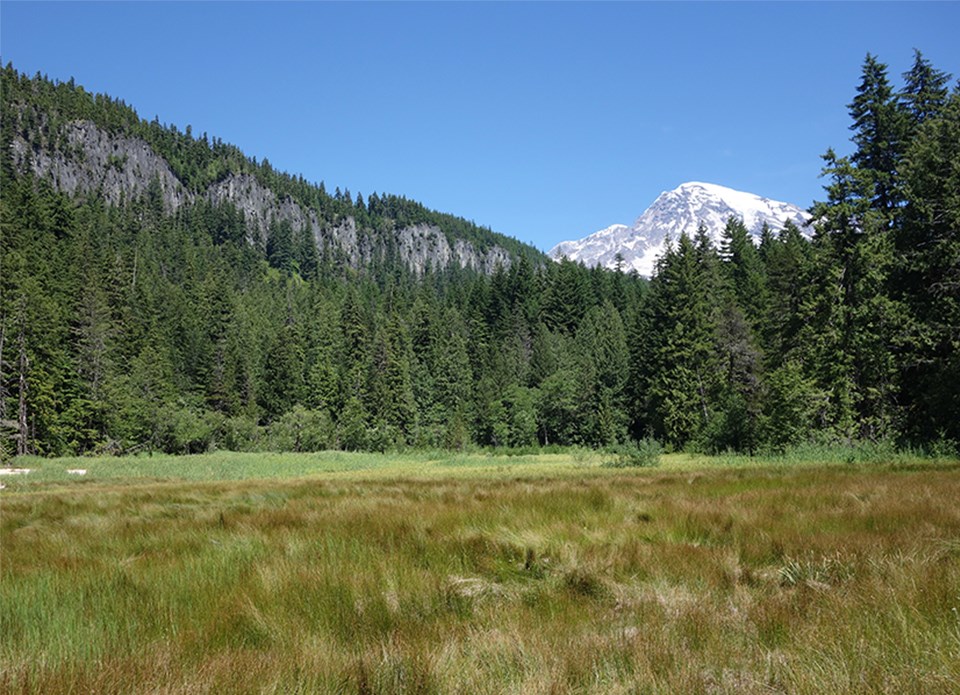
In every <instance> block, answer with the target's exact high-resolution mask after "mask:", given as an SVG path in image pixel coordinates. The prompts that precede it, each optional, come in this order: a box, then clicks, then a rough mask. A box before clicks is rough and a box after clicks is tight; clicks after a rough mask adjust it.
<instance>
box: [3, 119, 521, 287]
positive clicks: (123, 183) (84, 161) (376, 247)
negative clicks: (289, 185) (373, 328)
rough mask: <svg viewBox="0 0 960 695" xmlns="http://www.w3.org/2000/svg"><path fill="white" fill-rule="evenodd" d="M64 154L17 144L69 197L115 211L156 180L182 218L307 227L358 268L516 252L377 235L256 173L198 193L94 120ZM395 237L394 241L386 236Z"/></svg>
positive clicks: (418, 232)
mask: <svg viewBox="0 0 960 695" xmlns="http://www.w3.org/2000/svg"><path fill="white" fill-rule="evenodd" d="M60 135H61V143H63V142H65V143H66V146H63V145H62V144H61V146H60V147H58V148H44V147H39V146H34V145H33V144H31V143H30V142H29V141H28V140H27V139H26V138H24V137H23V136H22V135H17V136H16V137H15V138H14V140H13V146H12V147H13V153H12V154H13V162H14V166H15V167H16V168H17V169H18V170H20V171H26V170H27V169H28V168H29V169H30V171H32V173H33V174H34V175H36V176H38V177H42V178H45V179H47V180H49V181H50V182H51V183H52V184H53V185H54V187H55V188H57V189H58V190H60V191H63V192H65V193H68V194H70V195H98V196H102V198H103V199H104V200H105V201H106V202H107V203H108V204H110V205H120V204H121V203H123V202H124V201H131V200H135V199H137V198H141V197H143V196H144V195H146V193H147V191H148V188H149V186H150V185H151V183H152V182H153V181H156V182H157V183H158V184H159V190H160V194H161V198H162V201H163V206H164V209H165V210H166V211H167V212H170V213H172V212H176V211H177V210H178V209H179V208H181V207H182V206H183V205H186V204H189V203H192V202H195V201H196V199H197V198H198V197H202V198H205V199H206V200H207V201H209V202H210V203H212V204H214V205H218V204H223V203H230V204H232V205H233V206H234V207H236V208H237V209H238V210H239V211H242V212H243V215H244V219H245V221H246V224H247V238H248V239H249V240H251V241H253V240H258V241H261V242H262V241H264V240H265V239H266V235H267V233H268V230H269V229H270V226H271V225H272V224H274V223H280V222H288V223H289V224H290V226H291V227H292V228H293V229H308V230H309V231H310V233H311V235H312V236H313V238H314V240H315V241H316V243H317V246H318V248H331V249H336V250H338V251H339V252H340V253H341V254H342V255H343V257H344V258H345V259H346V260H347V262H348V263H349V264H350V265H352V266H354V267H362V266H364V265H366V264H368V263H370V262H371V261H373V260H375V259H377V258H382V257H383V256H384V255H385V254H386V253H387V252H388V248H389V247H391V246H394V247H395V249H396V251H397V254H398V255H399V258H400V260H401V261H402V262H403V263H405V264H406V265H407V266H408V267H409V268H410V269H411V270H413V271H414V272H415V273H417V274H422V273H423V272H424V271H425V270H426V269H427V268H428V267H431V268H434V269H440V268H445V267H447V266H448V265H450V264H451V263H456V264H457V265H459V266H461V267H464V268H472V269H474V270H478V271H480V272H484V273H492V272H493V271H494V270H496V268H497V267H498V266H499V267H503V268H509V267H510V264H511V260H512V259H511V257H510V254H509V253H508V252H507V251H506V250H505V249H503V248H501V247H500V246H493V247H491V248H489V249H486V250H479V249H477V248H476V247H475V246H474V245H473V244H471V243H470V242H468V241H466V240H463V239H455V240H454V241H453V244H452V245H451V243H450V241H449V240H448V238H447V236H446V234H444V232H443V230H441V229H440V228H439V227H436V226H432V225H414V226H410V227H406V228H403V229H400V230H396V231H393V230H387V231H386V235H385V234H379V235H378V234H375V233H373V232H372V231H371V230H368V229H360V228H358V226H357V223H356V220H354V218H352V217H347V218H344V219H339V220H337V221H336V222H330V221H328V220H326V219H324V218H323V217H322V216H321V215H319V214H318V212H317V211H316V210H313V209H311V208H309V207H306V206H304V205H301V204H299V203H298V202H296V201H295V200H293V199H292V198H290V197H288V196H284V197H282V198H281V197H279V196H277V194H276V193H275V192H274V191H273V190H271V189H270V188H268V187H266V186H264V185H263V184H261V183H260V181H259V180H258V179H257V178H256V177H255V176H253V175H251V174H231V175H229V176H227V177H226V178H225V179H223V180H222V181H219V182H217V183H214V184H212V185H211V186H210V187H209V188H208V189H207V190H206V191H203V192H201V193H199V194H195V193H193V192H191V191H189V190H188V189H187V188H186V187H185V186H184V185H183V184H182V183H181V182H180V180H179V179H178V178H177V177H176V175H175V174H174V173H173V170H172V169H171V168H170V166H169V165H168V163H167V161H166V160H165V159H163V158H162V157H161V156H159V155H158V154H157V153H156V152H154V151H153V149H152V148H151V147H150V146H149V145H148V144H147V143H146V142H144V141H143V140H140V139H137V138H130V137H125V136H114V135H111V134H109V133H108V132H106V131H104V130H102V129H101V128H99V127H97V126H96V125H95V124H94V123H92V122H90V121H74V122H71V123H68V124H67V125H65V126H63V128H62V132H61V134H60ZM389 234H393V239H389V238H387V236H388V235H389Z"/></svg>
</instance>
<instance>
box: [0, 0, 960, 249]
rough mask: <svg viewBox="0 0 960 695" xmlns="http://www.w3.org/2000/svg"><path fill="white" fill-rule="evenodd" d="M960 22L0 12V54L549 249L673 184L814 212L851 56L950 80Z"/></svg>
mask: <svg viewBox="0 0 960 695" xmlns="http://www.w3.org/2000/svg"><path fill="white" fill-rule="evenodd" d="M957 27H960V3H956V2H939V3H919V2H909V3H892V2H884V3H876V4H874V3H862V2H851V3H809V2H803V3H783V2H776V3H774V2H771V3H760V2H748V3H724V2H721V3H710V4H702V3H560V4H554V3H522V4H521V3H515V4H506V3H387V4H380V3H350V4H348V3H326V2H300V3H253V2H249V3H226V2H208V3H140V2H137V3H119V2H109V3H83V2H71V3H52V2H43V3H21V2H12V1H10V0H3V2H2V4H0V54H2V59H3V62H4V64H6V63H7V62H8V61H12V62H13V64H14V66H15V67H16V68H17V69H19V70H21V71H23V72H26V73H28V74H34V73H36V72H38V71H39V72H41V73H44V74H46V75H48V76H49V77H51V78H55V79H60V80H67V79H69V78H70V77H74V78H75V79H76V80H77V82H78V83H79V84H82V85H83V86H85V87H86V88H87V89H89V90H93V91H100V92H106V93H109V94H110V95H112V96H115V97H119V98H121V99H123V100H125V101H126V102H127V103H128V104H130V105H132V106H133V107H134V108H136V110H137V111H138V113H139V114H140V116H141V117H143V118H147V119H152V118H153V117H154V116H155V115H156V116H158V117H159V118H160V120H161V121H162V122H163V123H174V124H176V125H177V126H179V127H180V128H181V129H183V128H184V127H185V126H186V125H187V124H190V125H192V128H193V132H194V133H195V134H200V133H202V132H204V131H206V132H207V133H209V134H210V135H211V136H214V135H216V136H219V137H220V138H222V139H223V140H225V141H227V142H231V143H233V144H236V145H238V146H240V148H241V149H243V151H244V152H246V153H247V154H248V155H251V156H255V157H257V158H258V159H263V158H268V159H269V160H270V162H271V163H272V164H273V165H274V167H276V168H278V169H282V170H285V171H288V172H290V173H294V174H303V175H304V177H306V178H307V179H309V180H312V181H320V180H323V181H324V182H325V183H326V185H327V188H328V189H329V190H333V188H334V187H336V186H339V187H341V188H349V189H350V191H352V192H353V193H354V194H356V193H357V192H358V191H359V192H362V193H363V194H364V195H367V194H369V193H370V192H372V191H377V192H389V193H397V194H402V195H406V196H408V197H410V198H413V199H416V200H419V201H421V202H423V203H425V204H426V205H428V206H429V207H431V208H435V209H438V210H442V211H444V212H452V213H454V214H457V215H461V216H463V217H466V218H468V219H473V220H475V221H476V222H478V223H480V224H484V225H488V226H490V227H492V228H493V229H494V230H495V231H499V232H503V233H505V234H509V235H511V236H515V237H517V238H519V239H521V240H523V241H527V242H530V243H532V244H534V245H536V246H539V247H540V248H543V249H548V248H549V247H551V246H552V245H554V244H555V243H557V242H559V241H561V240H564V239H571V238H578V237H582V236H585V235H586V234H588V233H591V232H594V231H596V230H598V229H601V228H603V227H606V226H607V225H609V224H613V223H615V222H623V223H630V222H632V221H633V219H634V218H635V217H637V216H638V215H639V214H640V213H641V212H643V210H644V209H645V208H646V206H647V205H648V204H650V203H651V202H652V201H653V199H654V198H655V197H656V196H657V195H658V194H659V193H660V192H661V191H662V190H667V189H671V188H674V187H675V186H677V185H678V184H680V183H682V182H684V181H688V180H699V181H708V182H712V183H719V184H723V185H727V186H731V187H733V188H739V189H742V190H747V191H751V192H754V193H758V194H761V195H765V196H768V197H771V198H775V199H779V200H785V201H789V202H793V203H796V204H798V205H802V206H807V205H809V204H810V203H811V202H812V201H813V200H814V199H815V198H818V197H821V192H822V188H821V187H822V184H823V181H822V180H820V179H819V178H818V174H819V171H820V165H821V161H820V155H821V154H822V153H823V152H824V151H825V150H826V148H827V147H829V146H833V147H835V148H836V149H837V150H838V151H840V152H847V151H849V136H850V133H849V131H848V125H849V118H848V115H847V110H846V105H847V104H848V103H849V102H850V100H851V99H852V97H853V95H854V93H855V89H856V86H857V84H858V82H859V75H860V67H861V64H862V62H863V59H864V56H865V55H866V53H867V52H868V51H869V52H872V53H874V54H876V55H878V56H879V58H880V59H881V60H882V61H883V62H885V63H887V64H888V65H889V66H890V76H891V78H893V80H894V81H895V83H897V84H899V82H900V74H901V73H902V72H903V71H905V70H906V69H907V68H909V66H910V64H911V62H912V59H913V48H914V47H916V48H919V49H920V50H921V51H923V53H924V54H925V55H926V56H927V58H929V59H930V60H931V61H932V62H933V63H934V65H935V66H936V67H938V68H940V69H942V70H945V71H947V72H950V73H953V74H954V76H955V77H956V76H958V75H960V40H958V39H957V33H958V32H957Z"/></svg>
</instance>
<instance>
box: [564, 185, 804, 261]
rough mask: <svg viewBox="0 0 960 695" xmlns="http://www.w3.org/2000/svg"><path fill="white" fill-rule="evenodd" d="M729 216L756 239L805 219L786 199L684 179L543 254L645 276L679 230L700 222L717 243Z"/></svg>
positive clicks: (686, 230) (689, 231)
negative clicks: (631, 214)
mask: <svg viewBox="0 0 960 695" xmlns="http://www.w3.org/2000/svg"><path fill="white" fill-rule="evenodd" d="M731 216H734V217H739V218H740V219H741V220H742V221H743V223H744V225H745V226H746V227H747V231H748V232H749V233H750V235H751V236H752V237H753V238H754V241H759V237H760V234H761V232H762V229H763V226H764V225H767V226H768V227H769V228H770V229H771V230H772V231H779V230H780V229H782V228H783V226H784V224H785V223H786V222H787V221H788V220H789V221H790V222H792V223H793V224H795V225H797V226H798V227H800V228H801V230H804V229H805V228H807V227H808V225H809V222H810V215H809V214H808V213H807V212H805V211H804V210H802V209H801V208H799V207H797V206H796V205H793V204H791V203H784V202H781V201H777V200H773V199H771V198H766V197H763V196H759V195H757V194H754V193H747V192H745V191H738V190H735V189H733V188H728V187H726V186H720V185H718V184H713V183H704V182H701V181H688V182H686V183H682V184H680V185H679V186H677V187H676V188H674V189H672V190H670V191H663V192H662V193H660V195H659V196H657V198H656V200H654V202H653V203H652V204H651V205H650V206H649V207H648V208H647V209H646V210H645V211H644V212H643V213H642V214H641V215H640V216H639V217H637V219H636V220H635V221H634V223H633V225H632V226H628V225H625V224H613V225H610V226H609V227H606V228H604V229H601V230H599V231H597V232H594V233H593V234H590V235H588V236H586V237H583V238H582V239H578V240H572V241H562V242H560V243H559V244H557V245H556V246H554V247H553V248H552V249H550V251H548V252H547V255H548V256H550V257H551V258H553V259H554V260H559V259H560V258H563V257H566V258H568V259H570V260H573V261H578V262H582V263H584V264H585V265H587V266H590V267H592V266H596V265H600V266H602V267H605V268H610V269H616V268H617V267H620V268H621V269H623V270H627V271H631V270H633V271H636V272H637V273H638V274H640V275H644V276H647V277H650V276H651V275H652V274H653V269H654V267H655V263H656V259H657V258H658V257H659V256H660V255H661V254H662V253H663V252H664V250H665V249H666V245H667V243H668V241H669V240H670V239H676V238H678V237H679V236H680V235H681V234H687V235H689V236H692V235H693V234H694V233H695V232H696V230H697V227H698V226H699V225H700V224H701V223H702V224H704V225H705V226H706V228H707V231H708V233H709V234H710V235H711V237H712V238H713V240H714V242H715V243H717V245H718V246H719V244H720V241H721V234H722V232H723V228H724V226H725V225H726V223H727V221H728V220H729V219H730V217H731Z"/></svg>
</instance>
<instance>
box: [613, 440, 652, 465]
mask: <svg viewBox="0 0 960 695" xmlns="http://www.w3.org/2000/svg"><path fill="white" fill-rule="evenodd" d="M612 453H613V455H614V457H613V458H611V459H608V460H607V461H605V462H604V463H603V465H604V466H608V467H610V468H652V467H654V466H659V465H660V454H661V453H663V447H661V446H660V442H658V441H657V440H656V439H654V438H653V437H645V438H643V439H641V440H640V441H639V442H629V443H627V444H621V445H620V446H617V447H615V448H614V449H613V451H612Z"/></svg>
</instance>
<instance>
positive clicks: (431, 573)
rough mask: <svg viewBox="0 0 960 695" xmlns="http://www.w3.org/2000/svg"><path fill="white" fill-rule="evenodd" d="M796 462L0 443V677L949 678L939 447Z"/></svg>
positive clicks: (877, 688) (273, 687) (887, 683)
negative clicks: (129, 453)
mask: <svg viewBox="0 0 960 695" xmlns="http://www.w3.org/2000/svg"><path fill="white" fill-rule="evenodd" d="M824 458H825V457H822V456H821V457H818V456H810V457H808V459H807V460H805V461H792V460H788V459H771V460H755V459H749V458H746V457H734V458H729V459H709V460H704V459H695V458H692V457H685V456H680V455H671V456H665V457H664V463H663V465H662V466H661V467H659V468H655V469H614V468H606V467H603V466H602V465H601V463H602V461H603V457H602V456H601V455H599V454H593V453H589V452H585V451H580V452H577V451H574V452H567V453H557V454H550V455H544V456H533V455H528V456H513V457H502V456H492V455H488V454H484V453H468V454H447V453H436V454H430V453H420V454H397V455H373V454H345V453H323V454H302V455H281V454H229V453H217V454H208V455H203V456H195V457H180V458H178V457H169V456H154V457H146V456H143V457H137V458H133V459H90V458H83V459H54V460H40V459H19V460H17V461H16V462H15V463H16V465H18V466H21V467H27V468H32V469H34V470H33V471H32V472H31V473H30V474H27V475H23V476H4V478H2V479H0V482H3V483H4V485H5V486H6V487H5V489H3V490H2V491H0V692H4V693H66V692H73V693H94V692H95V693H131V692H151V693H152V692H157V693H222V692H258V693H259V692H271V693H295V692H300V693H314V692H320V693H326V692H330V693H400V692H410V693H413V692H416V693H578V692H583V693H586V692H603V693H635V692H638V693H648V692H649V693H677V692H696V693H771V692H785V693H828V692H829V693H835V692H850V693H874V692H889V693H924V694H927V693H949V692H960V686H958V685H957V684H958V683H960V463H958V462H956V461H949V460H940V461H930V460H921V459H912V458H910V457H906V456H901V457H892V458H890V459H889V460H881V459H879V458H878V459H877V460H855V459H850V458H848V459H846V460H842V461H837V460H822V459H824ZM74 468H82V469H85V470H86V471H87V473H86V475H84V476H76V475H70V474H67V473H66V470H67V469H74Z"/></svg>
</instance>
